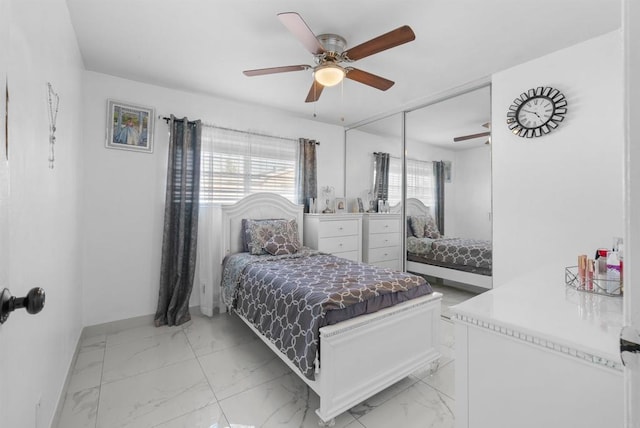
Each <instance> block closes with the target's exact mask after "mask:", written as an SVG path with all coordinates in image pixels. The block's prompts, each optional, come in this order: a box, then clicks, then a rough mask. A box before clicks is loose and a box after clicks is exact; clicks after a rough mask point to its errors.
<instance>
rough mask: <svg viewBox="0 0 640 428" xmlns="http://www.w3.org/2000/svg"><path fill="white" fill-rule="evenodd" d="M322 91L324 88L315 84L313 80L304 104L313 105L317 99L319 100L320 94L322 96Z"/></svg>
mask: <svg viewBox="0 0 640 428" xmlns="http://www.w3.org/2000/svg"><path fill="white" fill-rule="evenodd" d="M323 89H324V86H322V85H321V84H319V83H318V82H316V81H315V79H314V80H313V83H312V84H311V89H309V93H308V94H307V99H306V100H304V102H305V103H315V102H316V101H318V98H320V94H322V90H323Z"/></svg>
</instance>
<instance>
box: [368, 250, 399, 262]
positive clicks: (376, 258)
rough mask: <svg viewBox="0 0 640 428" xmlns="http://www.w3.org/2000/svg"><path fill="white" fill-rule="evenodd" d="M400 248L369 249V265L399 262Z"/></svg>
mask: <svg viewBox="0 0 640 428" xmlns="http://www.w3.org/2000/svg"><path fill="white" fill-rule="evenodd" d="M399 255H400V247H399V246H395V247H386V248H372V249H369V258H368V260H367V261H368V262H369V263H376V262H382V261H385V260H398V258H399Z"/></svg>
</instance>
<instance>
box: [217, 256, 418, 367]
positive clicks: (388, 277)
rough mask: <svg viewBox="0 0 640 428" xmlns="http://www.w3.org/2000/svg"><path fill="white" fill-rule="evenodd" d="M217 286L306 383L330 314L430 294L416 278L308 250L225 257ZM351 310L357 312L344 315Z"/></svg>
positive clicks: (362, 310)
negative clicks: (285, 253) (221, 274)
mask: <svg viewBox="0 0 640 428" xmlns="http://www.w3.org/2000/svg"><path fill="white" fill-rule="evenodd" d="M222 287H223V299H224V301H225V303H226V304H227V305H228V306H229V307H233V308H234V309H235V310H236V311H237V312H238V313H240V314H241V315H242V316H243V317H245V318H246V319H247V320H248V321H249V322H251V323H252V324H253V325H254V326H255V327H256V328H257V329H258V330H259V331H260V332H261V333H262V334H264V335H265V336H266V337H267V338H269V340H271V342H272V343H273V344H274V345H275V346H276V347H277V348H278V349H280V350H281V351H282V352H283V353H284V354H286V355H287V357H288V358H289V359H290V360H291V361H292V362H293V363H294V364H295V365H296V366H297V367H298V368H299V369H300V371H301V372H302V373H303V374H304V376H306V377H307V378H309V379H314V368H315V366H314V364H315V361H316V356H317V352H318V349H319V348H318V347H319V330H320V328H321V327H323V326H324V325H327V324H328V323H329V322H328V321H327V320H328V319H329V317H328V316H327V314H328V313H329V312H331V311H341V312H351V313H352V316H356V315H358V314H361V313H369V312H375V311H376V310H379V309H382V308H384V307H388V306H392V305H394V304H397V303H400V302H402V301H405V300H408V299H411V298H415V297H418V296H421V295H425V294H429V293H431V287H430V286H429V284H428V283H426V281H425V280H424V279H423V278H421V277H418V276H414V275H411V274H406V273H403V272H397V271H393V270H390V269H384V268H380V267H376V266H371V265H367V264H364V263H357V262H353V261H350V260H347V259H343V258H339V257H336V256H332V255H329V254H322V253H319V252H317V251H314V250H307V249H304V250H301V251H299V252H298V253H297V254H293V255H282V256H265V255H261V256H253V255H250V254H248V253H240V254H234V255H232V256H229V257H227V259H226V260H225V264H224V269H223V279H222ZM355 306H358V307H359V309H358V310H355V311H349V309H351V308H353V307H355Z"/></svg>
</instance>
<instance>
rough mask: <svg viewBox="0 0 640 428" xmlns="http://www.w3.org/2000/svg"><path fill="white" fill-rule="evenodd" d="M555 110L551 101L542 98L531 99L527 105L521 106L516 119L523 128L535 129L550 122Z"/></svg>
mask: <svg viewBox="0 0 640 428" xmlns="http://www.w3.org/2000/svg"><path fill="white" fill-rule="evenodd" d="M554 110H555V107H554V106H553V101H552V100H551V99H549V98H547V97H542V96H540V97H535V98H530V99H529V100H528V101H527V102H526V103H523V104H520V107H519V108H518V112H517V113H516V118H517V121H518V123H520V125H522V127H524V128H527V129H535V128H539V127H541V126H542V125H544V124H545V123H547V122H549V119H551V117H552V116H553V111H554Z"/></svg>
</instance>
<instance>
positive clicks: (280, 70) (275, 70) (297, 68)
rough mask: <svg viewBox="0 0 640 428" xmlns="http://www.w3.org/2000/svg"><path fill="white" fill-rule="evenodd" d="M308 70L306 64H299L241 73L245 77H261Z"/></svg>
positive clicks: (308, 67)
mask: <svg viewBox="0 0 640 428" xmlns="http://www.w3.org/2000/svg"><path fill="white" fill-rule="evenodd" d="M310 68H311V67H310V66H308V65H306V64H300V65H287V66H284V67H271V68H258V69H255V70H245V71H243V72H242V73H244V75H245V76H262V75H263V74H274V73H286V72H288V71H302V70H308V69H310Z"/></svg>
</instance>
